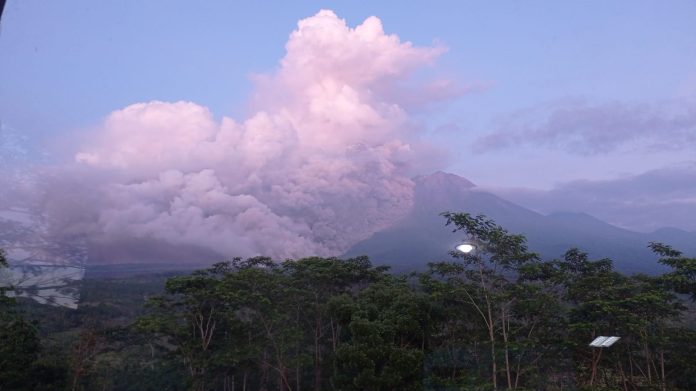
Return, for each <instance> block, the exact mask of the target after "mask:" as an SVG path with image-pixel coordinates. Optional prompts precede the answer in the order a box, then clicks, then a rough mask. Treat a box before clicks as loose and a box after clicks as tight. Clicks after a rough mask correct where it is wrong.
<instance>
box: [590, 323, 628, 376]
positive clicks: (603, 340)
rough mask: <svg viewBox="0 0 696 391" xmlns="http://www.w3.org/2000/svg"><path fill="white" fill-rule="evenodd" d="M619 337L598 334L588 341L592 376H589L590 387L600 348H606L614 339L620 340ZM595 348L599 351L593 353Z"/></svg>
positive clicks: (594, 374) (600, 354)
mask: <svg viewBox="0 0 696 391" xmlns="http://www.w3.org/2000/svg"><path fill="white" fill-rule="evenodd" d="M620 339H621V337H617V336H610V337H606V336H603V335H600V336H599V337H597V338H595V339H593V340H592V342H590V347H592V348H593V349H592V376H591V377H590V387H592V385H593V384H594V379H595V377H596V376H597V366H599V360H600V359H601V358H602V350H604V348H608V347H610V346H611V345H613V344H614V343H616V341H618V340H620ZM595 349H599V353H597V354H595Z"/></svg>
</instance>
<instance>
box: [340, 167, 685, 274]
mask: <svg viewBox="0 0 696 391" xmlns="http://www.w3.org/2000/svg"><path fill="white" fill-rule="evenodd" d="M415 182H416V187H415V202H414V205H413V209H412V211H411V213H410V214H409V215H408V216H407V217H406V218H404V219H403V220H401V221H399V222H398V223H396V224H395V225H393V226H392V227H390V228H387V229H385V230H382V231H380V232H377V233H375V234H374V235H372V237H370V238H368V239H366V240H364V241H362V242H360V243H357V244H356V245H354V246H353V247H352V248H351V249H350V250H349V251H348V252H347V253H346V254H345V255H346V256H354V255H361V254H365V255H369V256H370V257H371V258H372V259H373V260H374V261H375V262H378V263H383V264H388V265H392V266H394V267H395V269H397V270H399V269H401V270H408V269H413V268H422V267H424V266H425V265H426V263H427V262H429V261H438V260H447V259H450V256H449V255H448V251H450V250H451V249H453V248H454V246H455V245H456V244H457V243H460V242H461V241H462V240H463V239H464V234H463V233H462V232H458V233H452V229H451V228H450V227H445V225H444V223H445V220H444V218H442V217H441V216H440V215H439V214H440V213H441V212H443V211H453V212H468V213H471V214H474V215H475V214H484V215H486V216H487V217H489V218H491V219H493V220H495V221H496V222H497V223H498V224H499V225H502V226H503V227H505V228H506V229H507V230H508V231H510V232H512V233H521V234H524V235H525V236H526V237H527V239H528V242H529V247H530V249H532V250H533V251H535V252H537V253H539V254H540V255H541V256H542V257H544V258H546V259H551V258H558V257H561V256H562V255H563V253H564V252H565V251H566V250H568V249H569V248H571V247H578V248H580V249H582V250H584V251H587V252H588V253H589V254H590V257H591V258H595V259H599V258H605V257H606V258H611V259H612V260H613V261H614V264H615V265H616V267H617V269H618V270H620V271H624V272H629V273H630V272H643V273H654V272H657V271H659V270H662V266H661V265H659V264H658V263H657V257H656V256H654V254H652V252H651V251H650V250H649V249H648V248H647V245H648V243H649V242H650V241H659V242H663V243H667V244H670V245H672V246H674V247H675V248H677V249H680V250H682V251H684V252H685V253H687V254H693V253H696V233H693V232H686V231H682V230H679V229H675V228H664V229H660V230H657V231H655V232H653V233H640V232H634V231H630V230H627V229H623V228H619V227H616V226H613V225H611V224H608V223H606V222H603V221H601V220H599V219H596V218H594V217H592V216H590V215H587V214H584V213H553V214H550V215H542V214H540V213H537V212H534V211H532V210H529V209H526V208H524V207H522V206H519V205H516V204H514V203H512V202H509V201H506V200H504V199H502V198H500V197H498V196H496V195H494V194H492V193H490V192H486V191H482V190H480V189H478V188H477V187H476V186H475V185H474V184H473V183H471V182H470V181H468V180H467V179H464V178H462V177H459V176H457V175H454V174H448V173H444V172H437V173H434V174H432V175H428V176H421V177H417V178H415Z"/></svg>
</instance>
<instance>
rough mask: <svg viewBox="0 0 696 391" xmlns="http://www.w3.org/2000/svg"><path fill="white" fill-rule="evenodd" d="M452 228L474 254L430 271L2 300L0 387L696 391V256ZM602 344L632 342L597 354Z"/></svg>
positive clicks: (100, 288)
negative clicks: (645, 259)
mask: <svg viewBox="0 0 696 391" xmlns="http://www.w3.org/2000/svg"><path fill="white" fill-rule="evenodd" d="M444 217H445V218H446V219H447V223H448V224H450V225H451V226H452V227H453V228H454V229H455V230H459V231H462V232H463V233H465V234H466V235H467V236H468V237H469V238H470V239H471V240H472V241H474V242H475V243H476V247H477V251H476V252H474V253H469V254H463V253H453V254H452V255H453V257H454V259H453V260H452V261H450V262H441V263H432V264H430V265H429V269H428V271H426V272H423V273H412V274H409V275H400V276H396V275H393V274H390V273H389V271H388V268H386V267H375V266H373V265H372V264H371V263H370V261H369V260H368V259H367V258H366V257H358V258H352V259H346V260H340V259H336V258H318V257H313V258H305V259H300V260H292V261H291V260H288V261H285V262H274V261H272V260H271V259H268V258H263V257H256V258H250V259H246V260H242V259H238V258H237V259H233V260H231V261H229V262H222V263H218V264H215V265H213V266H212V267H210V268H208V269H205V270H200V271H196V272H193V273H191V274H188V275H174V276H166V275H152V276H149V277H140V278H127V279H99V280H89V279H88V280H85V281H84V282H83V284H84V285H83V288H82V294H83V298H82V302H81V305H80V308H79V309H77V310H68V309H63V308H56V307H47V306H39V305H36V304H32V303H28V302H21V303H15V302H14V301H13V300H10V299H8V298H4V297H2V300H3V301H2V302H1V305H2V311H3V312H2V318H1V319H0V322H1V323H0V326H1V329H0V339H1V343H0V352H1V353H2V355H0V360H2V361H1V362H2V367H1V369H0V390H31V389H37V390H42V389H46V390H48V389H50V390H201V391H202V390H288V391H289V390H292V391H300V390H375V391H377V390H424V389H425V390H491V389H499V390H503V389H504V390H513V389H514V390H581V389H587V390H590V389H594V390H693V389H696V361H694V360H693V357H696V325H695V323H694V316H693V314H694V305H693V302H694V300H695V299H696V259H693V258H686V257H684V256H683V255H682V254H681V253H679V252H678V251H676V250H674V249H672V248H670V247H668V246H665V245H662V244H658V243H653V244H651V248H652V250H653V251H654V252H655V254H656V257H657V258H659V262H660V263H662V264H664V265H667V266H669V267H670V269H671V270H670V271H669V272H668V273H666V274H664V275H661V276H647V275H634V276H625V275H622V274H619V273H617V272H615V271H614V270H613V268H612V262H611V261H610V260H608V259H602V260H596V261H592V260H589V259H588V257H587V255H586V254H584V253H583V252H581V251H579V250H577V249H570V250H569V251H568V252H567V253H566V254H565V257H564V258H563V259H560V260H552V261H544V260H541V259H539V257H538V256H537V255H535V254H534V253H531V252H530V251H529V250H528V249H527V246H526V241H525V238H524V237H522V236H519V235H511V234H509V233H508V232H507V231H505V230H504V229H503V228H501V227H499V226H497V225H496V224H495V223H494V222H492V221H490V220H488V219H486V218H485V217H482V216H476V217H474V216H470V215H468V214H460V213H445V214H444ZM36 321H38V323H35V322H36ZM35 325H38V328H37V326H35ZM599 335H618V336H621V337H622V338H621V340H620V341H619V342H617V343H616V344H615V345H613V346H612V347H610V348H605V349H598V348H591V347H589V346H588V344H589V342H590V341H592V339H593V338H594V337H596V336H599Z"/></svg>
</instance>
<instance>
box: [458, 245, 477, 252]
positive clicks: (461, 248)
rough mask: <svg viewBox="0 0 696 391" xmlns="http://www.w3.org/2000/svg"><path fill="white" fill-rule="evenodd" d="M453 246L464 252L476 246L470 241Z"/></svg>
mask: <svg viewBox="0 0 696 391" xmlns="http://www.w3.org/2000/svg"><path fill="white" fill-rule="evenodd" d="M455 248H456V249H457V251H459V252H462V253H464V254H469V253H471V252H472V251H474V250H476V246H474V245H473V244H471V243H462V244H460V245H459V246H457V247H455Z"/></svg>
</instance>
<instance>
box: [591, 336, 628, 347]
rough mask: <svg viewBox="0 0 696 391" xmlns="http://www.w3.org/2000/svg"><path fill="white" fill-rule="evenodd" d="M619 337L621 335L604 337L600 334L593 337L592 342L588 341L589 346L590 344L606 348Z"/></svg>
mask: <svg viewBox="0 0 696 391" xmlns="http://www.w3.org/2000/svg"><path fill="white" fill-rule="evenodd" d="M620 339H621V337H615V336H612V337H605V336H603V335H600V336H599V337H597V338H595V339H594V340H593V341H592V342H590V346H592V347H593V348H608V347H609V346H611V345H613V344H614V343H615V342H616V341H618V340H620Z"/></svg>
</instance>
